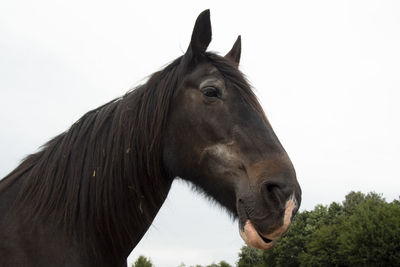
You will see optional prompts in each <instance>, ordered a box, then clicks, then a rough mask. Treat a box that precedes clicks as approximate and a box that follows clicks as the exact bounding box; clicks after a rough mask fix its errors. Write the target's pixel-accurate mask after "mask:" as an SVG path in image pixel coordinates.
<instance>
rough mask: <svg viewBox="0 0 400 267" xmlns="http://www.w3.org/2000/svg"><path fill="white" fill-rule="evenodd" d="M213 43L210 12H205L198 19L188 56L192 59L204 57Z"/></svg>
mask: <svg viewBox="0 0 400 267" xmlns="http://www.w3.org/2000/svg"><path fill="white" fill-rule="evenodd" d="M210 42H211V21H210V10H209V9H207V10H204V11H203V12H201V13H200V15H199V16H198V17H197V19H196V23H195V25H194V28H193V33H192V39H191V41H190V44H189V47H188V50H187V51H186V54H185V56H186V55H188V56H190V57H199V56H203V55H204V53H205V52H206V50H207V47H208V45H209V44H210Z"/></svg>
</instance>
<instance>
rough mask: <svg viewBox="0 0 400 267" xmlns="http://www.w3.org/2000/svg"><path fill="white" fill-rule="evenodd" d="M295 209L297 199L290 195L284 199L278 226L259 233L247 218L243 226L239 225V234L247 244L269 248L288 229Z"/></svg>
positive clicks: (264, 248)
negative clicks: (268, 231) (280, 220)
mask: <svg viewBox="0 0 400 267" xmlns="http://www.w3.org/2000/svg"><path fill="white" fill-rule="evenodd" d="M297 209H298V204H297V201H296V199H295V197H294V195H291V196H290V198H289V199H288V200H287V201H286V205H285V210H284V213H283V216H282V222H281V224H280V226H279V227H278V228H276V229H274V230H273V231H271V232H270V233H267V234H265V233H260V231H257V229H256V227H255V226H254V224H253V222H252V221H251V219H250V218H248V219H247V220H246V223H245V225H244V227H243V228H242V227H240V226H239V227H240V236H241V237H242V239H243V240H244V241H245V242H246V244H247V245H249V246H252V247H255V248H258V249H263V250H267V249H270V248H272V247H273V246H274V245H275V244H276V242H277V240H278V239H279V238H281V237H282V236H283V235H284V234H285V233H286V232H287V231H288V229H289V226H290V224H291V222H292V219H293V215H294V214H295V213H296V211H297Z"/></svg>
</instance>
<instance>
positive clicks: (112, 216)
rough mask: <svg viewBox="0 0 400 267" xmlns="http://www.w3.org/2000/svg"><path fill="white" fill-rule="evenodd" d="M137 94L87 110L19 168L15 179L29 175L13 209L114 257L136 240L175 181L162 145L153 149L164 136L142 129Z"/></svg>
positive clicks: (148, 224)
mask: <svg viewBox="0 0 400 267" xmlns="http://www.w3.org/2000/svg"><path fill="white" fill-rule="evenodd" d="M139 93H140V91H139ZM139 96H140V95H138V96H135V95H128V96H127V97H124V98H122V99H118V100H116V101H112V102H110V103H108V104H106V105H104V106H102V107H100V108H98V109H96V110H93V111H91V112H88V113H87V114H85V115H84V116H83V117H82V118H81V119H80V120H79V121H77V122H76V123H75V124H74V125H73V126H72V127H71V128H70V129H69V130H68V131H67V132H65V133H63V134H61V135H59V136H57V137H56V138H54V139H53V140H51V141H50V142H49V143H48V144H47V145H46V146H45V147H44V148H43V149H42V150H41V151H39V152H38V153H36V154H33V155H31V156H29V157H28V158H27V159H26V160H25V161H24V162H23V163H22V164H21V165H20V167H18V168H20V169H21V170H20V171H18V172H15V171H14V173H21V174H22V175H21V176H20V177H15V179H17V178H22V179H23V180H24V184H23V186H22V188H21V190H19V196H18V198H17V200H16V202H15V204H16V207H17V209H15V210H16V211H22V213H23V214H24V217H25V218H26V221H29V224H30V226H31V227H32V222H35V223H36V225H37V226H38V227H41V226H43V222H44V221H51V222H52V224H55V225H57V226H58V227H59V229H61V230H62V231H64V232H65V233H66V234H67V235H71V236H75V240H78V241H82V242H83V244H87V243H88V242H89V243H90V244H92V246H93V247H94V249H96V250H98V251H103V252H107V251H113V252H114V255H116V256H123V257H124V256H127V255H125V254H126V253H128V254H129V252H130V251H131V250H132V249H133V248H134V247H135V246H136V244H137V243H138V242H139V241H140V239H141V238H142V236H143V235H144V233H145V232H146V230H147V229H148V228H149V226H150V225H151V223H152V221H153V219H154V217H155V216H156V214H157V212H158V210H159V209H160V207H161V205H162V203H163V202H164V200H165V198H166V196H167V194H168V191H169V189H170V186H171V183H172V180H170V179H167V178H166V177H165V175H164V173H163V167H162V166H161V165H160V164H162V163H161V162H162V160H161V159H160V154H159V153H161V152H160V151H158V149H161V148H160V147H158V148H153V149H150V148H149V147H150V146H151V145H153V144H150V141H151V142H152V143H154V142H155V143H157V142H159V141H157V140H156V141H154V140H155V138H154V137H149V136H147V135H146V133H144V132H142V131H146V130H147V129H141V126H143V125H142V124H143V122H141V121H140V119H142V118H141V117H140V116H138V112H139V111H138V110H136V109H137V106H135V105H139V104H140V100H139ZM149 120H150V119H149ZM144 127H146V125H144ZM160 138H161V137H160ZM152 158H154V159H155V160H154V161H153V162H151V161H150V160H149V159H152ZM152 163H153V164H152ZM18 168H17V169H18ZM24 168H25V170H23V169H24ZM17 213H18V212H17ZM49 218H50V219H49ZM93 244H94V245H93ZM83 246H84V245H83ZM99 248H100V249H99ZM121 253H122V254H123V255H121Z"/></svg>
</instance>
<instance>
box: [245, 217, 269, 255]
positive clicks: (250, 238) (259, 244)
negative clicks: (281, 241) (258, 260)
mask: <svg viewBox="0 0 400 267" xmlns="http://www.w3.org/2000/svg"><path fill="white" fill-rule="evenodd" d="M239 231H240V236H241V237H242V239H243V240H244V242H246V244H247V245H249V246H251V247H254V248H258V249H263V250H267V249H270V248H272V247H273V246H275V244H276V240H271V239H268V238H266V237H264V236H262V235H261V234H259V233H258V232H257V230H256V229H255V228H254V225H253V223H252V222H251V221H250V220H247V221H246V224H245V226H244V227H243V229H240V230H239Z"/></svg>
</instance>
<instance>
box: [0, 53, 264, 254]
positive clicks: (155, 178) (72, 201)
mask: <svg viewBox="0 0 400 267" xmlns="http://www.w3.org/2000/svg"><path fill="white" fill-rule="evenodd" d="M205 60H206V61H208V62H210V63H211V64H213V65H214V66H215V67H216V68H217V69H218V70H219V71H220V73H221V74H222V75H223V76H224V77H225V78H226V80H228V81H229V82H231V83H233V84H234V85H235V88H237V90H239V92H240V94H241V95H242V97H243V99H244V101H247V102H248V103H250V104H251V105H252V106H253V107H254V108H255V109H257V110H258V111H259V112H261V113H262V114H263V112H262V109H261V107H260V106H259V104H258V101H257V100H256V97H255V95H254V93H253V92H252V90H251V88H250V87H249V85H248V83H247V81H246V80H245V78H244V77H243V76H242V74H241V73H240V72H239V71H238V70H237V69H236V68H235V67H234V66H233V65H232V64H230V63H229V61H228V60H226V59H224V58H223V57H220V56H218V55H215V54H212V53H207V54H206V55H205ZM181 62H182V57H180V58H178V59H176V60H175V61H173V62H172V63H171V64H170V65H168V66H167V67H165V68H164V69H163V70H161V71H159V72H156V73H154V74H153V75H152V76H151V77H150V78H149V80H148V82H147V83H146V84H144V85H142V86H139V87H137V88H136V89H134V90H132V91H130V92H128V93H127V94H125V95H124V96H122V97H120V98H117V99H114V100H113V101H111V102H109V103H107V104H105V105H103V106H101V107H99V108H97V109H94V110H92V111H89V112H88V113H86V114H85V115H84V116H83V117H81V118H80V119H79V120H78V121H77V122H76V123H74V124H73V125H72V126H71V127H70V129H68V130H67V131H66V132H64V133H62V134H60V135H58V136H56V137H55V138H53V139H52V140H51V141H49V142H48V143H47V144H45V145H44V146H43V147H42V148H41V150H40V151H39V152H37V153H35V154H32V155H30V156H28V157H27V158H26V159H25V160H24V161H23V162H22V163H21V164H20V165H19V166H18V167H17V168H16V169H15V170H14V171H13V172H11V173H10V174H9V175H8V176H7V177H5V179H4V180H3V181H2V182H1V183H0V190H2V189H1V187H6V185H7V184H12V183H13V182H15V181H17V180H18V179H20V178H21V177H22V176H24V178H25V179H24V182H23V186H22V188H21V190H20V191H19V194H18V196H17V198H16V200H15V202H14V206H13V207H12V208H11V210H13V211H18V212H21V211H22V212H23V214H24V217H25V219H26V221H27V222H29V223H30V224H33V223H35V222H40V223H43V222H46V221H48V222H51V223H53V224H55V225H57V226H58V227H60V228H62V229H64V230H65V231H67V232H68V233H70V234H71V235H74V236H76V237H77V238H78V239H79V240H87V239H90V238H91V237H93V236H95V237H96V238H99V239H102V241H103V242H101V243H103V244H104V249H106V250H107V249H108V250H113V251H115V250H118V249H119V248H120V247H121V246H122V245H121V244H123V243H126V242H131V243H135V242H137V241H138V240H135V238H136V239H137V238H138V237H137V235H135V233H134V232H133V229H135V228H137V227H132V226H138V227H140V226H141V225H146V224H148V223H149V222H151V221H152V220H153V217H154V216H153V215H152V213H153V211H154V210H155V209H156V210H158V208H159V207H160V206H161V204H162V202H163V201H164V199H165V197H166V195H167V193H168V190H169V188H170V185H171V182H172V179H173V178H174V177H172V176H171V175H170V174H169V173H168V172H167V170H166V169H165V168H164V165H163V154H162V153H163V147H162V144H163V133H164V130H165V128H166V125H167V118H168V111H169V107H170V105H171V100H172V99H173V95H174V92H175V89H176V88H177V86H178V85H179V84H180V82H181V80H182V79H183V77H184V76H185V74H186V72H187V69H185V68H183V67H182V65H183V64H181ZM2 184H3V186H1V185H2ZM3 189H4V188H3ZM126 211H131V212H128V213H127V212H126ZM110 229H118V231H116V232H115V231H111V230H110ZM97 233H102V235H98V234H97ZM140 238H141V237H139V239H140ZM89 241H90V240H89Z"/></svg>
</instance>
